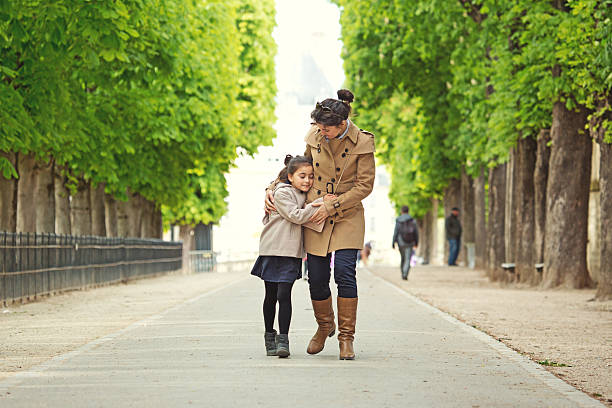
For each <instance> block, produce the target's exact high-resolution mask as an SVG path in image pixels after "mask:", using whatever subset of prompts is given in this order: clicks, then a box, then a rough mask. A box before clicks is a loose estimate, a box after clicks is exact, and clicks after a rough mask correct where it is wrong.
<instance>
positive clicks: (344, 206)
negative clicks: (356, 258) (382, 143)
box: [304, 122, 376, 256]
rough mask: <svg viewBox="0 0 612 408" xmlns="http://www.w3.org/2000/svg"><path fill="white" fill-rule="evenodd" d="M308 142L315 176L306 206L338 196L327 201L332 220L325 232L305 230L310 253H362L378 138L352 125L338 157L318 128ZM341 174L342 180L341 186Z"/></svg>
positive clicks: (309, 135) (311, 134)
mask: <svg viewBox="0 0 612 408" xmlns="http://www.w3.org/2000/svg"><path fill="white" fill-rule="evenodd" d="M305 141H306V152H305V153H304V154H305V155H306V156H310V157H312V161H313V166H314V176H315V178H314V184H313V186H312V188H311V189H310V191H309V192H308V195H307V198H306V203H311V202H313V201H314V200H316V199H317V198H320V197H323V196H324V195H325V194H326V193H328V192H330V193H331V192H333V193H334V194H336V195H337V196H338V198H337V199H334V200H332V201H325V207H326V208H327V211H328V213H329V214H330V217H328V218H327V219H326V220H325V226H324V228H323V231H321V232H316V231H314V230H311V229H309V228H304V247H305V249H306V252H308V253H309V254H313V255H318V256H325V255H327V254H328V253H330V252H333V251H336V250H338V249H362V248H363V238H364V234H365V220H364V214H363V205H362V204H361V200H363V199H364V198H366V197H367V196H368V195H369V194H370V193H371V192H372V189H373V188H374V176H375V173H376V168H375V163H374V151H375V145H374V135H373V134H371V133H369V132H366V131H363V130H361V129H359V128H358V127H357V126H355V124H354V123H352V122H350V125H349V129H348V132H347V134H346V136H344V138H343V139H342V140H341V141H340V146H339V148H338V149H337V151H336V154H335V155H334V154H332V151H331V148H330V147H329V145H328V143H327V141H326V140H325V137H324V136H322V135H321V134H320V131H319V129H318V128H317V126H314V125H313V126H312V127H311V128H310V130H309V131H308V133H307V134H306V138H305ZM343 169H344V170H343ZM343 171H344V172H343ZM341 174H342V179H341V180H340V184H338V180H339V179H340V175H341ZM332 189H333V191H332Z"/></svg>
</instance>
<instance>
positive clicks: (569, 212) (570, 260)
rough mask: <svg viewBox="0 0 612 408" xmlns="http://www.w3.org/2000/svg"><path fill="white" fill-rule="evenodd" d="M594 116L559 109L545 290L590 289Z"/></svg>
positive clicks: (552, 159)
mask: <svg viewBox="0 0 612 408" xmlns="http://www.w3.org/2000/svg"><path fill="white" fill-rule="evenodd" d="M587 115H588V112H587V110H586V109H585V108H584V107H581V108H580V110H579V111H577V112H576V111H569V110H567V108H566V107H565V104H564V103H563V102H557V103H555V105H554V107H553V122H552V127H551V137H552V142H553V145H552V150H551V154H550V169H549V176H548V186H547V189H546V198H547V202H546V206H547V212H546V230H545V234H546V242H545V245H544V275H543V279H542V285H543V287H545V288H552V287H557V286H564V287H569V288H583V287H585V286H587V285H589V283H590V279H589V274H588V271H587V263H586V246H587V232H588V203H589V181H590V176H591V151H592V144H591V139H590V137H589V136H588V135H586V134H585V131H584V128H585V125H586V124H587Z"/></svg>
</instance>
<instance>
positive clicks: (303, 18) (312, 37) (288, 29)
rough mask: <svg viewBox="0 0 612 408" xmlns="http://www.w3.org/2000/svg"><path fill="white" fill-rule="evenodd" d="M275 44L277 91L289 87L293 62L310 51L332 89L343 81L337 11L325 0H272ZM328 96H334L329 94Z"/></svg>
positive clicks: (292, 72)
mask: <svg viewBox="0 0 612 408" xmlns="http://www.w3.org/2000/svg"><path fill="white" fill-rule="evenodd" d="M276 24H277V26H276V28H275V30H274V34H273V37H274V39H275V40H276V43H277V45H278V54H277V56H276V75H277V85H278V88H279V94H282V92H283V91H286V90H290V89H292V86H293V79H294V78H293V75H294V74H295V72H296V67H295V64H296V62H297V63H299V62H300V61H301V56H302V54H304V53H308V54H311V55H312V56H313V57H314V59H315V61H316V62H317V64H318V65H319V67H320V68H321V69H322V70H323V72H324V73H325V75H326V77H327V79H328V80H329V82H330V83H331V85H332V87H333V88H334V89H340V87H341V86H342V83H343V82H344V71H343V70H342V59H341V58H340V54H341V52H342V42H341V41H340V10H339V9H338V7H337V6H336V5H335V4H332V3H330V2H329V1H327V0H276ZM328 97H335V95H329V96H328Z"/></svg>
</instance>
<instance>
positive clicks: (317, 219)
mask: <svg viewBox="0 0 612 408" xmlns="http://www.w3.org/2000/svg"><path fill="white" fill-rule="evenodd" d="M327 217H329V214H328V213H327V208H325V207H324V206H322V207H319V209H318V210H317V212H316V213H314V214H313V215H312V217H310V220H309V221H312V222H314V223H315V224H321V223H322V222H324V221H325V219H326V218H327Z"/></svg>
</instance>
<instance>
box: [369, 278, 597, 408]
mask: <svg viewBox="0 0 612 408" xmlns="http://www.w3.org/2000/svg"><path fill="white" fill-rule="evenodd" d="M360 270H361V271H364V272H366V273H368V274H369V275H371V276H372V277H373V278H374V279H377V280H380V281H382V282H383V283H384V284H386V285H388V286H390V287H391V288H393V289H395V290H396V291H398V292H399V293H400V294H402V295H404V296H406V297H407V298H409V299H410V300H412V301H413V302H414V303H416V304H418V305H419V306H423V307H425V308H426V309H428V310H429V311H430V312H432V313H434V314H436V315H438V316H439V317H441V318H442V319H444V320H446V321H447V322H449V323H452V324H454V325H456V326H458V327H460V328H461V329H462V330H463V331H465V332H467V333H469V334H471V335H473V336H474V337H476V338H478V339H479V340H480V341H482V342H483V343H485V344H486V345H488V346H489V347H491V348H492V349H494V350H495V351H497V352H498V353H499V354H501V355H502V356H504V357H506V358H508V359H510V360H511V361H513V362H515V363H517V364H518V365H519V366H521V368H523V369H524V370H525V371H527V372H528V373H529V374H530V375H531V376H532V377H535V378H537V379H538V380H540V381H542V382H543V383H544V384H546V385H547V386H548V387H549V388H551V389H553V390H554V391H556V392H558V393H560V394H562V395H564V396H565V397H566V398H568V399H569V400H571V401H573V402H575V403H577V404H578V405H579V406H580V407H585V408H591V407H592V408H606V405H604V404H603V403H602V402H601V401H599V400H597V399H595V398H593V397H591V396H590V395H588V394H587V393H585V392H584V391H581V390H579V389H577V388H575V387H574V386H572V385H571V384H568V383H567V382H565V381H563V380H562V379H560V378H558V377H556V376H555V375H554V374H552V373H550V372H548V371H546V369H544V368H543V367H541V366H540V365H538V364H537V363H536V362H534V361H533V360H531V359H530V358H529V357H527V356H524V355H522V354H520V353H519V352H517V351H516V350H513V349H511V348H510V347H508V346H507V345H506V344H504V343H503V342H501V341H498V340H496V339H495V338H493V337H492V336H490V335H489V334H487V333H485V332H483V331H481V330H478V329H477V328H475V327H472V326H470V325H469V324H467V323H465V322H462V321H461V320H459V319H457V318H456V317H454V316H452V315H451V314H450V313H447V312H444V311H442V310H440V309H438V308H437V307H435V306H432V305H430V304H429V303H427V302H425V301H423V300H421V299H419V298H418V297H416V296H415V295H413V294H412V293H409V292H407V291H406V290H404V289H402V288H401V287H399V286H397V285H396V284H394V283H392V282H389V281H388V280H386V279H384V278H382V277H381V276H379V275H377V274H375V273H374V272H372V271H371V270H369V269H368V268H367V267H361V268H360Z"/></svg>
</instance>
